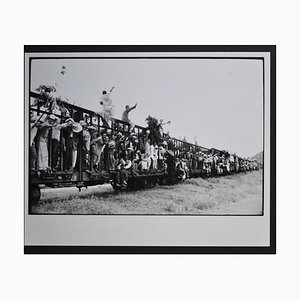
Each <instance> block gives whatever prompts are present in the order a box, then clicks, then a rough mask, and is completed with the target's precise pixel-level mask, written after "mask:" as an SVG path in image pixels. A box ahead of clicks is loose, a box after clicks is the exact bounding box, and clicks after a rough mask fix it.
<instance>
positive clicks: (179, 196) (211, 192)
mask: <svg viewBox="0 0 300 300" xmlns="http://www.w3.org/2000/svg"><path fill="white" fill-rule="evenodd" d="M42 199H44V200H47V201H46V202H42V203H40V204H38V205H36V206H34V207H32V212H33V213H37V214H39V213H42V214H45V213H46V214H184V215H186V214H187V215H189V214H190V215H205V214H226V215H228V214H232V215H234V214H242V215H244V214H253V215H257V214H261V213H262V172H261V171H252V172H248V173H241V174H235V175H231V176H226V177H218V178H208V179H202V178H193V179H189V180H186V181H185V182H184V183H180V184H177V185H174V186H156V187H155V188H152V189H147V190H140V191H132V192H122V193H115V192H114V191H113V189H112V187H111V186H110V185H108V184H106V185H102V186H94V187H89V188H88V189H83V190H82V191H81V192H79V191H78V189H77V188H74V187H71V188H59V189H51V188H46V189H42Z"/></svg>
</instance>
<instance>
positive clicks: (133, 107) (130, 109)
mask: <svg viewBox="0 0 300 300" xmlns="http://www.w3.org/2000/svg"><path fill="white" fill-rule="evenodd" d="M136 106H137V103H136V104H135V105H134V106H132V107H130V108H128V112H130V111H132V110H133V109H135V108H136Z"/></svg>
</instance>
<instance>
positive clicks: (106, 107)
mask: <svg viewBox="0 0 300 300" xmlns="http://www.w3.org/2000/svg"><path fill="white" fill-rule="evenodd" d="M100 101H102V107H103V111H104V112H109V113H112V111H113V109H114V105H113V103H112V100H111V99H110V93H107V94H105V95H102V96H101V98H100Z"/></svg>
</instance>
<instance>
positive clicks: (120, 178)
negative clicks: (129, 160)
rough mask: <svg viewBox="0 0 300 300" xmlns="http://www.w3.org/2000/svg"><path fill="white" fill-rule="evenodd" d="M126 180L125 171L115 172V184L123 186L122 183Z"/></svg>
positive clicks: (126, 174)
mask: <svg viewBox="0 0 300 300" xmlns="http://www.w3.org/2000/svg"><path fill="white" fill-rule="evenodd" d="M127 180H128V173H127V170H118V171H117V172H116V183H117V184H120V185H123V184H124V181H127Z"/></svg>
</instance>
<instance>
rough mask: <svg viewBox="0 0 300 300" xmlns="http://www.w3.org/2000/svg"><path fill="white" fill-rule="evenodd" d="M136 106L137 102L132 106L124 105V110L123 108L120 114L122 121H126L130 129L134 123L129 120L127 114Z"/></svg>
mask: <svg viewBox="0 0 300 300" xmlns="http://www.w3.org/2000/svg"><path fill="white" fill-rule="evenodd" d="M136 106H137V103H136V104H135V105H134V106H132V107H129V105H126V106H125V110H124V112H123V114H122V121H123V122H126V123H128V124H130V129H131V130H133V128H134V124H133V123H132V122H131V121H130V120H129V118H128V115H129V113H130V112H131V111H132V110H133V109H135V108H136Z"/></svg>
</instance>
